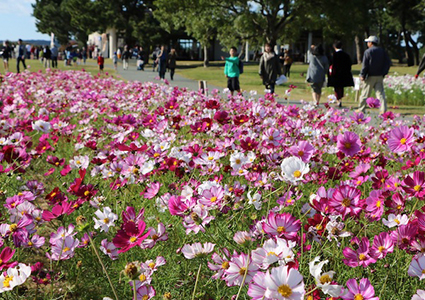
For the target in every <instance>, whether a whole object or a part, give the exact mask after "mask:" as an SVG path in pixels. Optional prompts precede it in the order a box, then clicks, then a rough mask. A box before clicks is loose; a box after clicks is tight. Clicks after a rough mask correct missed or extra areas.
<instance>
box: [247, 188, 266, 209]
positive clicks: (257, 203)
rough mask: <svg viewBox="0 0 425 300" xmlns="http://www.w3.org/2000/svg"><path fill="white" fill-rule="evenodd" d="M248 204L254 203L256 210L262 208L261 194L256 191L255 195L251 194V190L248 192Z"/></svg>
mask: <svg viewBox="0 0 425 300" xmlns="http://www.w3.org/2000/svg"><path fill="white" fill-rule="evenodd" d="M248 204H252V205H254V207H255V209H256V210H261V205H262V204H263V202H262V201H261V194H259V193H255V194H254V196H251V191H249V192H248Z"/></svg>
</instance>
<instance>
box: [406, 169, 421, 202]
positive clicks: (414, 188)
mask: <svg viewBox="0 0 425 300" xmlns="http://www.w3.org/2000/svg"><path fill="white" fill-rule="evenodd" d="M412 177H413V178H412ZM412 177H410V176H407V177H406V178H405V179H404V180H403V183H404V184H405V186H404V187H403V189H404V191H405V192H406V193H408V194H410V195H411V196H413V197H416V198H418V199H423V198H424V196H425V172H420V171H415V172H414V173H413V176H412Z"/></svg>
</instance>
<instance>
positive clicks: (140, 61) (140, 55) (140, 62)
mask: <svg viewBox="0 0 425 300" xmlns="http://www.w3.org/2000/svg"><path fill="white" fill-rule="evenodd" d="M137 70H142V71H144V70H145V51H143V47H142V46H140V47H139V52H137Z"/></svg>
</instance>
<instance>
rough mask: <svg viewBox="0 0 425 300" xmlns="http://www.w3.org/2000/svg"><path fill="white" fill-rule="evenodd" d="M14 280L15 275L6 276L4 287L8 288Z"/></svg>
mask: <svg viewBox="0 0 425 300" xmlns="http://www.w3.org/2000/svg"><path fill="white" fill-rule="evenodd" d="M12 280H13V276H10V275H7V276H6V278H5V279H4V281H3V287H5V288H8V287H10V282H11V281H12Z"/></svg>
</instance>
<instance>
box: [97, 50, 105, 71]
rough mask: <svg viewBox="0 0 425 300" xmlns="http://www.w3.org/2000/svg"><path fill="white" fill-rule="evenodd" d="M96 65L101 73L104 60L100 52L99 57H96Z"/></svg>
mask: <svg viewBox="0 0 425 300" xmlns="http://www.w3.org/2000/svg"><path fill="white" fill-rule="evenodd" d="M97 64H98V65H99V71H100V72H102V73H103V67H104V64H105V59H104V58H103V54H102V52H100V53H99V56H98V57H97Z"/></svg>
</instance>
